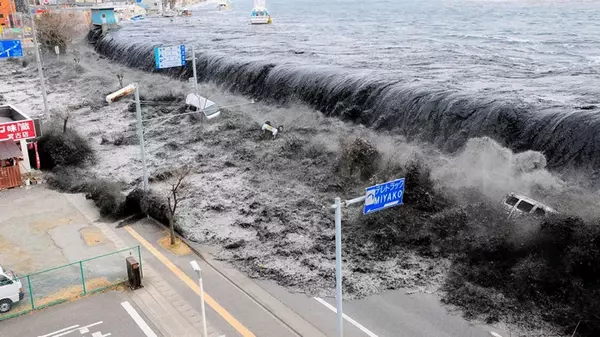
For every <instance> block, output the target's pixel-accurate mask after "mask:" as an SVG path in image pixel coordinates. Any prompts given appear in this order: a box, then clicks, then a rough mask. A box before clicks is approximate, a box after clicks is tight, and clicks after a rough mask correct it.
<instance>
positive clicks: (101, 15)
mask: <svg viewBox="0 0 600 337" xmlns="http://www.w3.org/2000/svg"><path fill="white" fill-rule="evenodd" d="M0 1H2V0H0ZM118 23H119V19H118V17H117V13H116V12H115V8H114V7H97V8H92V24H93V25H96V26H102V25H108V26H116V25H117V24H118Z"/></svg>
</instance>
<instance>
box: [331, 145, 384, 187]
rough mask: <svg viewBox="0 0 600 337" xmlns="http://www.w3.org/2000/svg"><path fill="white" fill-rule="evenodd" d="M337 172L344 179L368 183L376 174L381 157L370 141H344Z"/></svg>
mask: <svg viewBox="0 0 600 337" xmlns="http://www.w3.org/2000/svg"><path fill="white" fill-rule="evenodd" d="M341 149H342V150H341V154H340V156H339V158H338V163H337V172H338V174H339V175H340V176H341V177H342V178H343V179H348V180H355V179H358V180H360V181H366V180H368V179H369V178H371V177H372V176H373V175H374V174H375V173H376V172H377V168H378V165H379V160H380V158H381V155H380V154H379V151H377V148H376V147H375V146H374V145H373V144H371V142H369V141H368V140H365V139H362V138H355V139H353V140H350V141H342V144H341Z"/></svg>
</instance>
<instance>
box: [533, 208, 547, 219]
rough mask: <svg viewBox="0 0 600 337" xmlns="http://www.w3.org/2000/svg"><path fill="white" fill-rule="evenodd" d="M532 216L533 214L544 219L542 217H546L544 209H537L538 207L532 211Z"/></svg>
mask: <svg viewBox="0 0 600 337" xmlns="http://www.w3.org/2000/svg"><path fill="white" fill-rule="evenodd" d="M533 214H534V215H535V216H539V217H544V216H546V211H544V209H543V208H539V207H538V208H536V209H535V210H534V211H533Z"/></svg>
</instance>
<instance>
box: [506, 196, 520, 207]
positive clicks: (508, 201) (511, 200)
mask: <svg viewBox="0 0 600 337" xmlns="http://www.w3.org/2000/svg"><path fill="white" fill-rule="evenodd" d="M517 201H519V198H515V197H513V196H510V197H508V198H506V200H505V201H504V203H505V204H507V205H509V206H514V205H516V204H517Z"/></svg>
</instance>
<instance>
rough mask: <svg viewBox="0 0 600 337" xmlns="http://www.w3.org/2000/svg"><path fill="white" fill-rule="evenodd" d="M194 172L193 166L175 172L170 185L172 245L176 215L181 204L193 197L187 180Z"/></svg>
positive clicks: (169, 203) (169, 201) (173, 242)
mask: <svg viewBox="0 0 600 337" xmlns="http://www.w3.org/2000/svg"><path fill="white" fill-rule="evenodd" d="M191 172H192V165H186V166H183V167H181V168H179V169H177V170H175V172H173V177H172V178H171V181H170V183H169V192H168V196H167V205H168V206H169V213H168V214H167V216H168V217H169V229H170V231H171V245H174V244H175V215H176V212H177V209H178V206H179V205H180V204H181V202H183V201H185V200H187V199H189V198H190V197H191V196H192V189H191V188H190V186H189V185H188V184H187V181H186V178H187V177H188V176H189V175H190V173H191Z"/></svg>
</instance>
